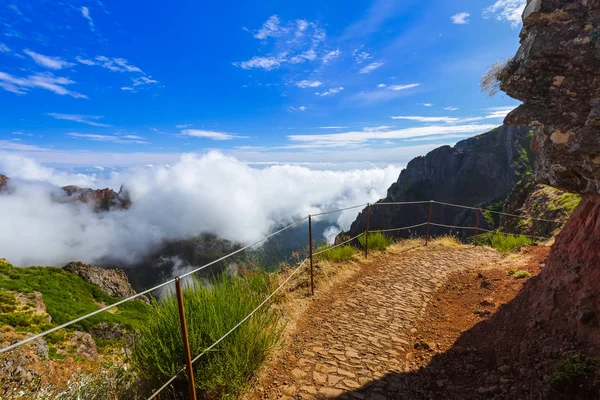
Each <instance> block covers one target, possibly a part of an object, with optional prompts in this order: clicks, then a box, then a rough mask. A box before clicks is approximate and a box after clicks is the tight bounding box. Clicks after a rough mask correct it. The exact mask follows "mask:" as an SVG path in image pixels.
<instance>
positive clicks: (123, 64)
mask: <svg viewBox="0 0 600 400" xmlns="http://www.w3.org/2000/svg"><path fill="white" fill-rule="evenodd" d="M75 59H76V60H77V61H78V62H79V63H81V64H84V65H98V66H100V67H102V68H106V69H108V70H110V71H113V72H137V73H140V74H144V71H142V70H141V69H140V68H138V67H136V66H135V65H131V64H129V62H128V61H127V60H126V59H124V58H109V57H106V56H97V57H96V58H94V59H93V60H90V59H87V58H83V57H79V56H78V57H75Z"/></svg>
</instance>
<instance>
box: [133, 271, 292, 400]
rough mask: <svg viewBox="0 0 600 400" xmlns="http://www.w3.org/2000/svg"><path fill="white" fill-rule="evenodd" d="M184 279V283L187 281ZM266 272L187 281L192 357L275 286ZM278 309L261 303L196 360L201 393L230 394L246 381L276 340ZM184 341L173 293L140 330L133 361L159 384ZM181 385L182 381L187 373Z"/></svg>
mask: <svg viewBox="0 0 600 400" xmlns="http://www.w3.org/2000/svg"><path fill="white" fill-rule="evenodd" d="M186 283H187V282H186ZM273 289H274V288H273V284H272V279H271V277H270V276H269V275H265V274H261V273H251V274H249V275H248V276H246V277H233V278H229V277H227V276H224V275H221V276H220V277H218V278H213V279H212V280H210V281H209V283H208V285H207V286H205V285H204V284H203V283H202V282H201V281H199V280H195V279H194V280H191V281H190V282H189V284H186V285H185V286H184V289H183V297H184V304H185V312H186V318H187V327H188V334H189V341H190V350H191V353H192V357H195V356H197V355H199V354H200V353H202V352H203V351H205V350H206V349H207V348H208V347H209V346H211V345H212V344H213V343H215V342H216V341H217V340H219V339H220V338H221V337H222V336H223V335H225V334H226V333H227V332H228V331H229V330H231V329H232V328H233V327H235V326H236V325H237V324H238V323H239V322H240V321H242V320H243V319H244V318H245V317H246V316H247V315H249V314H250V313H251V312H252V311H253V310H254V309H255V308H256V307H257V306H258V305H259V304H261V303H262V302H263V301H264V300H265V298H266V296H267V295H268V294H269V293H271V292H272V290H273ZM280 333H281V327H280V324H279V320H278V314H277V313H276V310H275V309H274V308H270V307H269V306H268V305H265V306H263V307H262V308H260V309H259V310H258V311H257V312H256V313H255V314H254V315H253V316H252V317H251V318H249V319H248V320H247V321H245V322H244V323H243V324H241V325H240V326H239V327H238V328H237V329H235V330H234V331H233V332H232V333H231V334H230V335H229V336H227V337H226V338H225V339H224V340H222V341H221V342H220V343H219V344H218V345H217V346H216V347H214V348H213V349H211V350H210V351H209V352H207V353H206V354H204V355H203V356H202V357H200V358H199V359H198V360H197V361H196V362H195V363H194V372H195V380H196V386H197V388H198V390H199V391H200V392H201V393H202V397H203V398H211V399H214V398H232V397H235V396H236V395H237V394H238V393H240V392H241V391H242V390H243V389H244V388H245V387H246V385H247V384H248V382H249V380H250V378H251V376H252V374H253V373H254V372H255V371H256V370H257V368H258V367H259V366H260V364H261V363H262V362H263V361H264V359H265V357H266V356H267V353H268V351H269V350H270V349H271V348H272V347H273V346H274V345H275V344H276V343H277V342H278V340H279V337H280ZM182 358H183V344H182V339H181V331H180V322H179V313H178V308H177V301H176V299H175V296H173V295H172V293H171V295H169V296H167V297H165V298H163V299H162V300H160V302H158V303H157V304H156V308H155V309H154V310H153V311H152V312H151V315H150V317H149V318H148V321H147V323H146V324H145V325H144V326H142V327H141V328H140V329H139V337H138V340H137V341H136V344H135V347H134V350H133V354H132V361H133V365H134V368H135V369H136V370H137V371H138V372H139V374H140V376H142V377H143V378H144V379H145V381H146V382H148V384H149V385H152V386H154V387H155V388H158V387H159V386H161V385H162V384H163V383H164V382H166V381H167V380H168V379H169V378H171V377H172V376H173V375H175V374H176V373H177V372H178V371H179V370H180V369H181V366H182ZM179 379H180V381H179V382H178V383H179V384H183V385H185V374H180V376H179Z"/></svg>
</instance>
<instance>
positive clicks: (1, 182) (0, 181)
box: [0, 174, 8, 190]
mask: <svg viewBox="0 0 600 400" xmlns="http://www.w3.org/2000/svg"><path fill="white" fill-rule="evenodd" d="M6 182H8V177H7V176H6V175H2V174H0V190H2V188H4V186H6Z"/></svg>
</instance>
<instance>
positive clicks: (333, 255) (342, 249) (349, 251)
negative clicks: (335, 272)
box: [314, 244, 358, 262]
mask: <svg viewBox="0 0 600 400" xmlns="http://www.w3.org/2000/svg"><path fill="white" fill-rule="evenodd" d="M314 251H315V253H318V252H320V251H322V252H323V253H321V254H319V255H318V256H317V260H319V261H320V260H325V261H333V262H344V261H348V260H349V259H351V258H352V256H354V254H356V252H357V251H358V249H357V248H356V247H353V246H349V245H344V246H338V247H335V248H331V249H330V248H329V246H328V245H327V244H323V245H321V246H319V247H317V248H316V249H315V250H314Z"/></svg>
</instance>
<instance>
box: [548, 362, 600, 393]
mask: <svg viewBox="0 0 600 400" xmlns="http://www.w3.org/2000/svg"><path fill="white" fill-rule="evenodd" d="M597 373H598V360H596V359H594V358H591V357H586V356H582V355H580V354H576V355H574V356H571V357H569V358H564V359H562V360H559V361H558V362H557V363H556V365H555V367H554V372H553V373H552V374H551V375H550V378H549V379H548V383H549V385H550V388H551V389H552V390H553V391H554V392H557V393H563V394H566V395H568V396H569V398H571V397H570V396H572V395H574V393H575V392H578V391H581V390H582V389H584V388H585V387H586V386H590V383H591V382H588V381H593V380H594V379H593V378H594V375H597Z"/></svg>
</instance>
